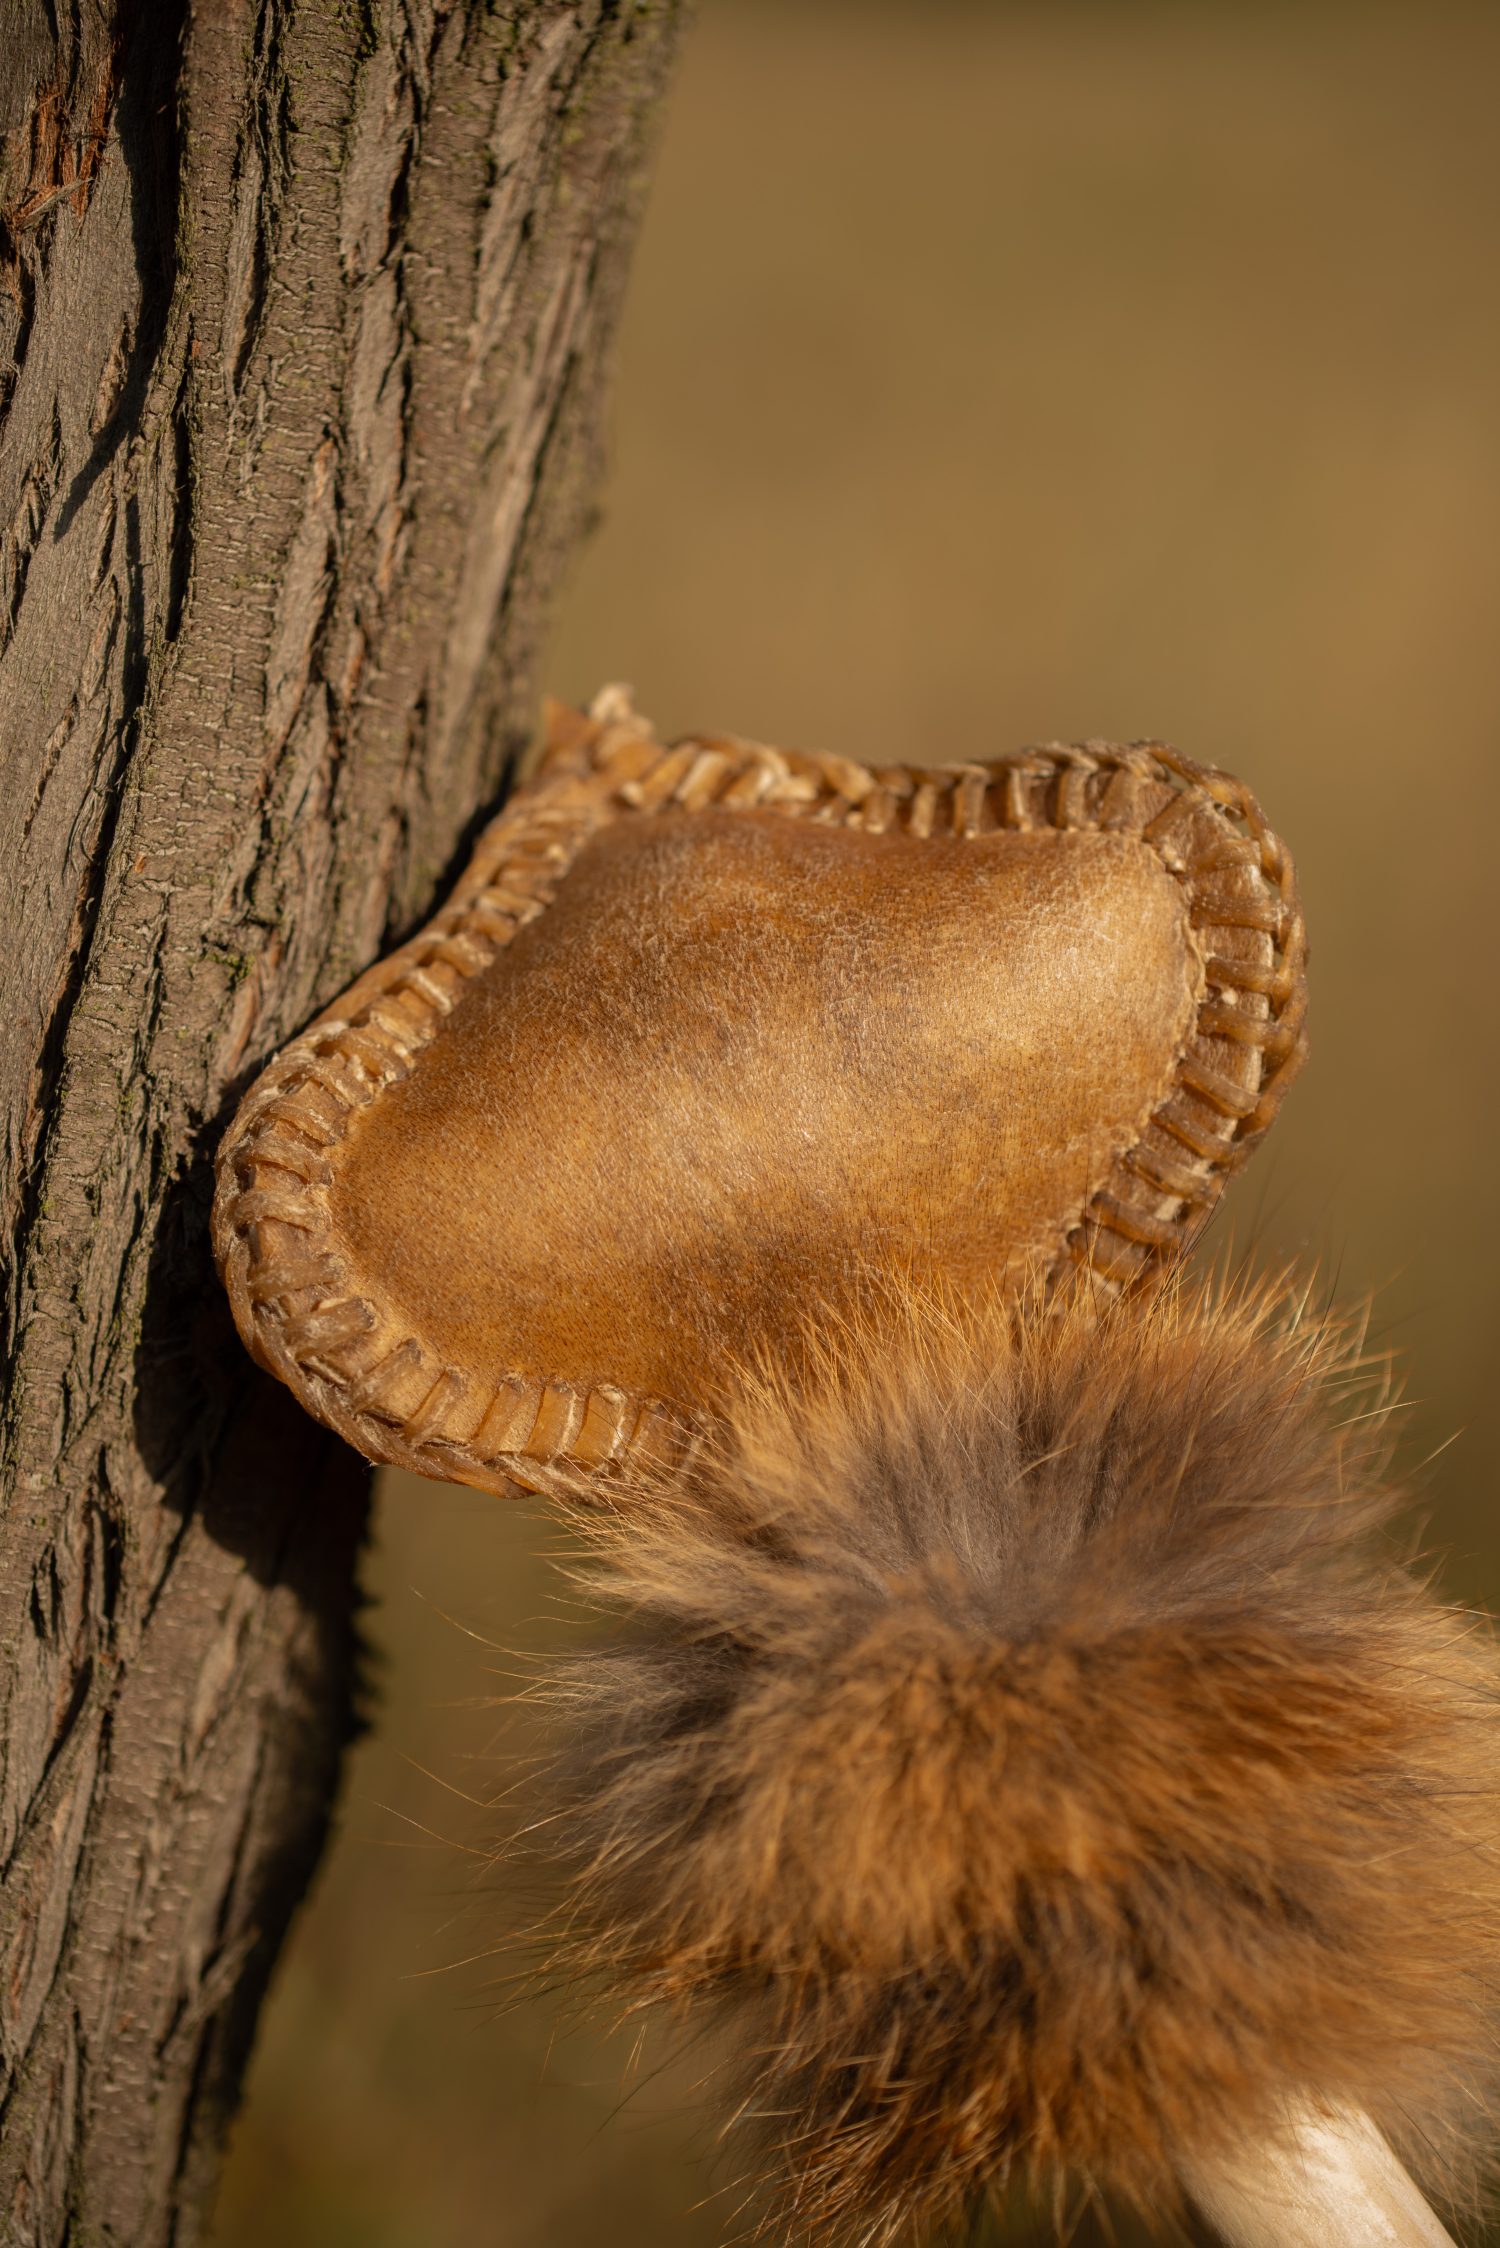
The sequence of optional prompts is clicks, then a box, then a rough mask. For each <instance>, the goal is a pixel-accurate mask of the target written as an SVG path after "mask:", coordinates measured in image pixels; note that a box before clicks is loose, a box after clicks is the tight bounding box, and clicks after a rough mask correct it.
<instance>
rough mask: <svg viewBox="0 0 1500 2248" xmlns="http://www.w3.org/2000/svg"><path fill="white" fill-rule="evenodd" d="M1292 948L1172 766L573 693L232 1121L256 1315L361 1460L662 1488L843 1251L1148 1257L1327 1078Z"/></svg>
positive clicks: (1251, 811) (232, 1235)
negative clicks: (713, 1371) (832, 743)
mask: <svg viewBox="0 0 1500 2248" xmlns="http://www.w3.org/2000/svg"><path fill="white" fill-rule="evenodd" d="M554 901H556V903H555V906H554ZM523 932H524V935H523ZM1304 953H1305V945H1304V937H1303V928H1302V921H1301V916H1300V913H1299V911H1298V906H1297V899H1296V890H1295V882H1294V877H1293V874H1292V870H1291V867H1290V863H1289V861H1288V859H1287V856H1286V853H1285V851H1284V849H1283V848H1282V846H1281V844H1280V843H1279V842H1278V840H1277V839H1276V837H1275V836H1274V835H1273V834H1272V833H1271V831H1270V830H1269V828H1268V827H1267V826H1266V823H1265V821H1264V819H1263V817H1262V815H1261V813H1260V811H1259V808H1258V806H1257V805H1256V804H1255V801H1254V799H1253V798H1252V797H1251V796H1250V795H1249V793H1248V792H1247V791H1246V790H1244V789H1243V788H1242V787H1241V786H1240V785H1239V783H1237V782H1235V781H1233V780H1231V779H1230V778H1229V777H1228V776H1226V775H1223V774H1220V773H1216V772H1213V771H1211V770H1209V769H1207V768H1204V767H1201V766H1198V765H1195V764H1193V763H1192V762H1191V761H1189V760H1188V759H1186V758H1182V757H1180V756H1178V755H1176V754H1175V753H1174V752H1172V751H1170V750H1168V749H1165V748H1163V747H1161V746H1160V745H1157V744H1137V745H1134V746H1132V747H1129V748H1115V747H1111V746H1109V745H1107V744H1103V743H1087V744H1084V745H1082V746H1081V747H1064V746H1048V747H1046V748H1044V749H1040V750H1037V751H1034V752H1030V753H1028V754H1026V755H1025V756H1022V757H1018V758H1013V759H1009V760H1005V761H1002V762H999V763H994V764H978V763H972V764H971V763H963V764H949V765H940V766H933V767H910V768H908V767H887V768H873V769H872V768H867V767H864V766H860V765H856V764H854V763H852V762H850V761H849V760H847V759H842V758H835V757H820V756H811V755H799V754H794V753H790V752H780V751H777V750H773V749H769V748H766V747H763V746H762V745H759V744H755V743H747V742H742V741H738V740H734V739H732V738H727V737H726V738H717V737H716V738H697V739H693V740H690V741H687V742H682V743H678V744H676V745H675V746H672V747H666V746H664V745H663V744H662V743H661V742H659V741H658V740H657V739H656V737H655V735H654V734H653V733H652V732H651V730H650V728H649V726H648V725H647V724H646V722H645V721H643V720H642V719H640V718H639V717H637V716H636V714H635V713H634V712H633V711H631V710H630V709H629V706H628V704H626V703H624V702H623V701H622V700H621V699H620V698H618V697H617V696H615V697H609V696H606V697H602V698H601V699H600V701H599V702H598V703H596V704H595V706H594V712H593V713H592V714H591V716H589V717H588V718H585V717H583V716H582V715H581V714H579V713H572V712H562V711H554V713H553V719H552V732H551V740H550V747H549V754H548V756H547V758H546V760H545V762H544V765H543V769H542V773H541V776H540V777H539V779H538V780H537V781H536V782H534V783H533V784H531V785H530V786H528V787H526V788H525V789H523V790H521V791H520V792H519V793H518V794H517V795H516V796H515V798H514V799H513V800H512V802H511V803H510V804H509V805H508V806H507V807H506V809H505V810H504V811H502V812H501V814H500V815H499V817H498V818H497V819H496V820H495V821H494V822H492V824H491V825H490V827H489V828H488V829H487V830H486V831H485V833H484V834H483V836H482V837H481V839H480V842H479V845H478V847H477V849H476V851H475V854H474V858H473V860H472V862H471V864H470V866H469V868H468V869H467V871H466V872H465V874H464V876H463V878H462V880H461V881H460V882H459V884H458V886H457V888H456V889H455V891H454V893H453V895H452V897H451V898H450V899H449V900H448V902H447V903H446V904H445V905H444V907H443V908H442V910H441V911H440V912H439V913H438V914H437V916H436V917H435V918H434V919H433V921H432V922H431V923H429V925H428V926H427V928H425V929H424V930H423V931H422V932H421V934H420V935H419V936H417V937H416V938H414V939H413V940H412V941H411V942H410V943H409V944H407V945H405V946H403V947H402V948H401V949H400V950H399V951H398V952H396V953H394V954H392V955H391V956H390V957H389V958H387V959H385V960H383V961H381V962H379V963H378V964H377V965H376V966H375V967H373V968H371V969H370V970H369V971H367V973H366V974H365V975H363V976H362V977H360V979H359V980H358V981H357V982H356V983H355V984H354V985H353V986H352V987H351V988H350V990H349V991H347V992H346V993H345V994H344V995H343V997H342V998H341V999H340V1000H339V1001H338V1002H337V1003H336V1004H335V1006H334V1007H333V1008H331V1009H330V1010H329V1011H328V1012H327V1013H326V1014H325V1015H323V1016H321V1017H320V1018H319V1019H318V1020H317V1021H316V1022H315V1023H313V1024H312V1025H311V1026H310V1028H309V1029H308V1030H307V1031H306V1032H304V1033H303V1034H302V1036H301V1037H300V1038H298V1039H296V1040H294V1041H293V1042H292V1044H291V1045H290V1046H288V1047H287V1048H286V1049H285V1050H284V1052H283V1053H282V1054H280V1055H279V1056H278V1057H277V1058H276V1060H275V1061H273V1062H272V1063H271V1065H270V1066H269V1067H268V1069H267V1070H266V1071H265V1073H264V1074H263V1076H262V1077H261V1078H260V1079H259V1080H258V1082H257V1083H256V1084H255V1086H254V1087H253V1088H252V1090H251V1092H250V1094H249V1095H248V1096H247V1098H246V1100H245V1103H244V1105H243V1106H242V1108H241V1110H240V1112H239V1114H238V1116H237V1117H236V1119H235V1121H234V1124H233V1126H232V1127H231V1130H230V1132H229V1134H228V1135H227V1137H226V1140H225V1143H224V1146H223V1149H222V1151H221V1155H220V1162H219V1191H218V1195H217V1198H216V1203H215V1211H214V1240H215V1248H216V1253H217V1255H218V1258H219V1262H220V1266H221V1269H222V1272H223V1275H224V1279H225V1283H226V1286H227V1287H228V1290H229V1294H230V1299H231V1302H232V1305H233V1308H234V1313H235V1317H236V1320H237V1322H238V1325H239V1327H240V1331H241V1333H242V1334H243V1336H244V1337H245V1340H246V1342H247V1343H248V1344H249V1346H250V1348H251V1349H252V1351H253V1352H254V1353H255V1355H256V1356H257V1358H259V1359H260V1360H261V1362H262V1363H263V1364H265V1365H266V1366H268V1367H269V1368H270V1370H271V1371H272V1372H274V1373H276V1374H277V1375H278V1376H279V1377H280V1378H281V1379H282V1380H284V1381H285V1382H287V1383H288V1384H289V1386H290V1387H291V1388H292V1389H293V1390H294V1391H295V1392H296V1393H297V1395H298V1396H299V1397H300V1398H301V1400H302V1402H303V1403H304V1404H305V1405H306V1406H307V1407H308V1408H309V1410H311V1411H312V1412H313V1413H315V1414H316V1415H317V1416H318V1417H319V1418H320V1419H322V1420H324V1421H325V1422H327V1423H328V1424H329V1425H330V1426H331V1427H333V1428H335V1429H337V1430H338V1431H339V1433H340V1434H341V1435H343V1436H345V1437H346V1438H347V1439H348V1441H349V1442H351V1443H352V1444H354V1445H356V1446H357V1448H358V1449H359V1450H361V1451H362V1452H364V1453H365V1454H366V1455H367V1456H368V1457H370V1458H372V1459H376V1460H383V1461H390V1462H393V1463H395V1464H398V1465H402V1466H406V1467H411V1468H414V1469H416V1470H417V1471H418V1472H419V1473H422V1474H427V1475H434V1476H438V1477H440V1478H446V1479H450V1480H456V1481H461V1482H466V1483H472V1484H475V1485H478V1486H480V1487H481V1488H484V1489H490V1490H497V1491H499V1490H505V1489H507V1488H510V1487H512V1486H514V1485H515V1484H518V1483H519V1484H521V1485H523V1486H525V1487H529V1488H535V1489H545V1488H547V1487H549V1485H552V1484H554V1483H556V1482H557V1481H559V1480H567V1481H569V1482H572V1481H574V1480H576V1478H577V1476H578V1474H579V1473H580V1472H582V1473H586V1474H598V1473H601V1472H608V1470H609V1468H610V1466H611V1463H614V1462H617V1461H623V1460H626V1459H629V1460H631V1461H632V1462H633V1463H636V1464H640V1463H642V1462H644V1461H645V1460H647V1459H660V1460H662V1461H664V1462H669V1461H670V1460H671V1459H673V1458H674V1457H676V1456H679V1455H680V1452H681V1450H682V1448H683V1447H684V1446H685V1445H686V1444H687V1443H689V1442H691V1441H692V1437H693V1431H694V1426H695V1419H696V1416H697V1414H698V1413H699V1412H700V1411H701V1410H702V1409H703V1407H704V1404H705V1401H706V1393H707V1390H708V1388H709V1387H710V1386H711V1385H710V1382H709V1373H708V1369H709V1367H710V1365H711V1363H712V1362H713V1359H714V1356H715V1354H716V1353H718V1354H719V1355H720V1356H722V1354H723V1352H724V1351H725V1350H726V1349H728V1350H731V1351H732V1350H735V1349H739V1348H743V1347H745V1345H746V1343H747V1342H749V1343H750V1344H755V1343H758V1342H763V1341H764V1340H765V1338H766V1335H767V1334H768V1333H769V1331H770V1323H771V1321H772V1318H773V1309H774V1306H776V1305H779V1306H780V1307H781V1316H782V1317H784V1318H786V1319H792V1318H794V1317H795V1315H796V1313H797V1310H798V1306H799V1299H805V1298H806V1297H807V1296H808V1295H809V1293H810V1292H816V1291H820V1290H821V1289H822V1288H823V1287H824V1286H825V1285H826V1284H827V1281H828V1276H829V1274H830V1273H832V1274H833V1275H834V1276H835V1278H836V1276H837V1274H838V1272H839V1271H841V1270H844V1271H850V1272H852V1271H853V1269H854V1268H855V1267H856V1266H857V1265H859V1264H860V1262H861V1261H862V1260H863V1261H864V1262H866V1263H868V1264H870V1265H872V1266H879V1265H881V1264H884V1265H886V1266H887V1267H891V1266H894V1267H896V1268H898V1269H903V1270H911V1271H920V1270H922V1269H924V1268H926V1269H933V1270H941V1271H942V1272H944V1273H946V1274H947V1275H948V1276H949V1277H951V1278H956V1279H958V1280H959V1281H960V1282H962V1281H963V1280H965V1279H968V1278H978V1277H980V1276H981V1274H989V1275H993V1274H994V1273H996V1272H997V1271H998V1272H999V1273H1001V1274H1002V1275H1003V1274H1004V1273H1005V1272H1006V1271H1008V1270H1009V1269H1010V1268H1011V1267H1015V1268H1016V1269H1017V1270H1018V1271H1019V1270H1020V1269H1021V1268H1023V1267H1025V1268H1027V1269H1034V1268H1035V1267H1036V1266H1037V1265H1039V1264H1040V1265H1041V1266H1043V1267H1047V1266H1051V1267H1052V1268H1053V1269H1059V1268H1061V1267H1064V1266H1066V1265H1067V1264H1069V1263H1070V1262H1075V1261H1077V1262H1083V1263H1086V1264H1087V1265H1088V1266H1089V1267H1090V1268H1091V1269H1092V1270H1093V1271H1094V1272H1096V1273H1097V1274H1098V1275H1099V1276H1100V1277H1101V1279H1103V1280H1104V1281H1105V1282H1106V1283H1107V1284H1109V1285H1118V1284H1121V1283H1123V1282H1125V1281H1127V1280H1129V1279H1131V1278H1133V1277H1134V1276H1136V1275H1137V1274H1139V1273H1141V1272H1143V1271H1146V1270H1149V1269H1150V1268H1152V1267H1159V1266H1162V1265H1164V1264H1165V1263H1166V1262H1167V1261H1168V1260H1170V1259H1171V1258H1172V1257H1173V1256H1175V1255H1176V1254H1177V1253H1178V1252H1179V1251H1180V1250H1181V1249H1182V1247H1183V1246H1184V1245H1185V1244H1186V1242H1187V1241H1188V1240H1189V1239H1190V1238H1191V1236H1192V1234H1193V1232H1194V1231H1195V1230H1196V1229H1197V1227H1198V1226H1199V1225H1200V1224H1201V1222H1202V1220H1203V1219H1204V1217H1205V1216H1206V1215H1207V1213H1208V1211H1209V1209H1210V1208H1211V1207H1212V1204H1213V1202H1214V1201H1215V1199H1216V1198H1217V1195H1218V1193H1219V1191H1220V1190H1221V1188H1222V1185H1223V1183H1224V1180H1225V1179H1226V1177H1227V1176H1228V1175H1229V1174H1230V1173H1231V1172H1232V1171H1233V1170H1234V1169H1236V1168H1237V1167H1238V1165H1239V1164H1240V1163H1241V1162H1242V1161H1243V1160H1244V1157H1245V1155H1246V1153H1247V1152H1248V1150H1249V1148H1250V1147H1251V1146H1252V1145H1253V1144H1254V1142H1255V1141H1256V1140H1257V1139H1258V1138H1259V1137H1260V1135H1261V1134H1262V1133H1263V1132H1264V1130H1265V1129H1266V1127H1267V1125H1268V1124H1269V1122H1270V1120H1271V1118H1272V1116H1273V1114H1274V1112H1275V1109H1276V1107H1277V1105H1278V1104H1279V1102H1280V1099H1281V1097H1282V1095H1283V1093H1284V1091H1285V1089H1286V1086H1287V1084H1288V1083H1289V1081H1290V1079H1291V1076H1292V1074H1293V1072H1294V1070H1295V1068H1296V1066H1297V1063H1298V1062H1299V1060H1300V1058H1301V1053H1302V1045H1303V1037H1302V1018H1303V1006H1304V984H1303V965H1304ZM809 963H813V964H826V972H823V969H822V968H821V967H820V968H819V970H818V972H817V973H816V974H814V973H810V971H809V966H808V964H809ZM658 986H659V987H660V988H659V989H658V988H657V987H658ZM653 993H654V996H653ZM1174 994H1175V996H1174ZM1080 995H1081V997H1080ZM1090 1007H1092V1008H1093V1010H1094V1012H1093V1014H1092V1015H1091V1014H1090V1013H1089V1012H1088V1009H1089V1008H1090ZM653 1008H654V1010H655V1011H654V1013H653ZM1080 1010H1082V1011H1081V1012H1080ZM657 1032H660V1034H661V1035H660V1036H659V1037H657V1036H656V1033H657ZM1007 1041H1009V1044H1007ZM1054 1047H1055V1049H1056V1052H1055V1055H1053V1054H1052V1053H1051V1049H1052V1048H1054ZM966 1057H969V1058H968V1059H966ZM497 1073H498V1075H499V1078H500V1081H501V1082H502V1084H503V1087H504V1097H503V1098H501V1097H498V1096H497V1094H496V1089H495V1087H496V1076H497ZM997 1086H1003V1087H1004V1098H1003V1100H1002V1099H999V1098H998V1097H997ZM814 1217H816V1225H814ZM809 1246H811V1247H812V1249H813V1251H814V1252H815V1255H816V1258H817V1260H818V1263H819V1269H818V1270H817V1271H814V1270H812V1269H811V1268H809V1266H808V1265H807V1264H806V1263H805V1261H804V1260H805V1258H806V1256H807V1254H808V1250H809ZM516 1369H519V1370H516Z"/></svg>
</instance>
